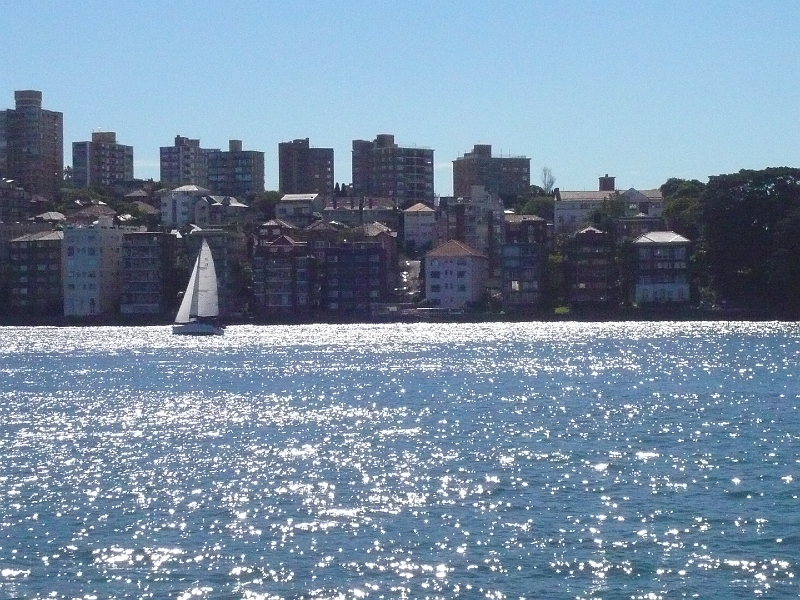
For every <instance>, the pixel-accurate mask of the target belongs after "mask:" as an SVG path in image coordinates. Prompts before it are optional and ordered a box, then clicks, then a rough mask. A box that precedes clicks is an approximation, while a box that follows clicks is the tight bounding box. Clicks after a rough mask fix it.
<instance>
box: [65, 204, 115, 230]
mask: <svg viewBox="0 0 800 600" xmlns="http://www.w3.org/2000/svg"><path fill="white" fill-rule="evenodd" d="M116 215H117V211H115V210H114V209H113V208H111V207H110V206H109V205H108V204H105V203H100V204H92V205H91V206H87V207H86V208H82V209H80V210H78V211H76V212H74V213H70V214H68V215H67V223H70V224H72V225H75V226H78V227H88V226H89V225H91V224H92V223H94V222H95V221H97V220H98V219H100V218H101V217H112V218H113V217H115V216H116Z"/></svg>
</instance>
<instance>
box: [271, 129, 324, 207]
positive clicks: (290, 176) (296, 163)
mask: <svg viewBox="0 0 800 600" xmlns="http://www.w3.org/2000/svg"><path fill="white" fill-rule="evenodd" d="M333 186H334V173H333V148H312V147H311V146H310V145H309V141H308V138H305V139H299V140H293V141H291V142H281V143H280V144H278V189H279V190H280V191H281V192H282V193H284V194H319V195H320V196H324V197H330V196H332V195H333Z"/></svg>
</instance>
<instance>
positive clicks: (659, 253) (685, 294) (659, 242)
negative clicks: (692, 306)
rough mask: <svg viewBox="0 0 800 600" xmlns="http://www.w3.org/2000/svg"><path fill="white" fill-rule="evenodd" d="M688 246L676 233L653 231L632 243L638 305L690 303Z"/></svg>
mask: <svg viewBox="0 0 800 600" xmlns="http://www.w3.org/2000/svg"><path fill="white" fill-rule="evenodd" d="M689 245H690V242H689V240H687V239H686V238H685V237H683V236H681V235H678V234H677V233H675V232H673V231H651V232H650V233H646V234H644V235H641V236H639V237H638V238H636V239H635V240H634V241H633V244H632V248H633V253H634V254H633V261H632V262H633V269H634V278H633V280H634V283H633V298H632V300H633V301H634V302H635V303H636V304H639V305H642V304H651V303H680V302H688V301H689V299H690V289H689Z"/></svg>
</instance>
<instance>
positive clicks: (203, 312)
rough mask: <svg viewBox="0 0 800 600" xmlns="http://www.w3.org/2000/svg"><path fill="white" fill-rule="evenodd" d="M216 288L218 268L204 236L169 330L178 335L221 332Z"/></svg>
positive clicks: (219, 333)
mask: <svg viewBox="0 0 800 600" xmlns="http://www.w3.org/2000/svg"><path fill="white" fill-rule="evenodd" d="M218 316H219V292H218V290H217V272H216V270H215V269H214V258H213V257H212V256H211V248H209V247H208V242H207V241H206V240H205V239H203V244H202V246H200V252H199V253H198V254H197V260H195V262H194V268H193V269H192V276H191V277H190V278H189V285H187V286H186V292H185V293H184V295H183V301H182V302H181V306H180V308H179V309H178V314H177V315H176V316H175V324H174V325H173V326H172V333H174V334H178V335H222V334H223V332H224V329H223V328H222V327H221V326H220V325H219V324H218V323H217V317H218Z"/></svg>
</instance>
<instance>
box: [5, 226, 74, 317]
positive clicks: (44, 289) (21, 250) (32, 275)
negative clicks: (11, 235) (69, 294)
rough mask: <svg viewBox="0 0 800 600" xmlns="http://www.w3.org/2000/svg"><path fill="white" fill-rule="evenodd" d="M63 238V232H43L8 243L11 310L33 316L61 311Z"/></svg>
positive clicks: (62, 305)
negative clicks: (9, 251)
mask: <svg viewBox="0 0 800 600" xmlns="http://www.w3.org/2000/svg"><path fill="white" fill-rule="evenodd" d="M63 240H64V233H63V232H61V231H41V232H38V233H30V234H27V235H23V236H20V237H18V238H15V239H13V240H11V241H10V242H9V245H10V248H11V309H12V311H14V312H15V313H17V314H30V315H60V314H61V313H62V311H63V309H64V290H63V284H62V273H63V271H64V258H63V253H62V252H61V246H62V242H63Z"/></svg>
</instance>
